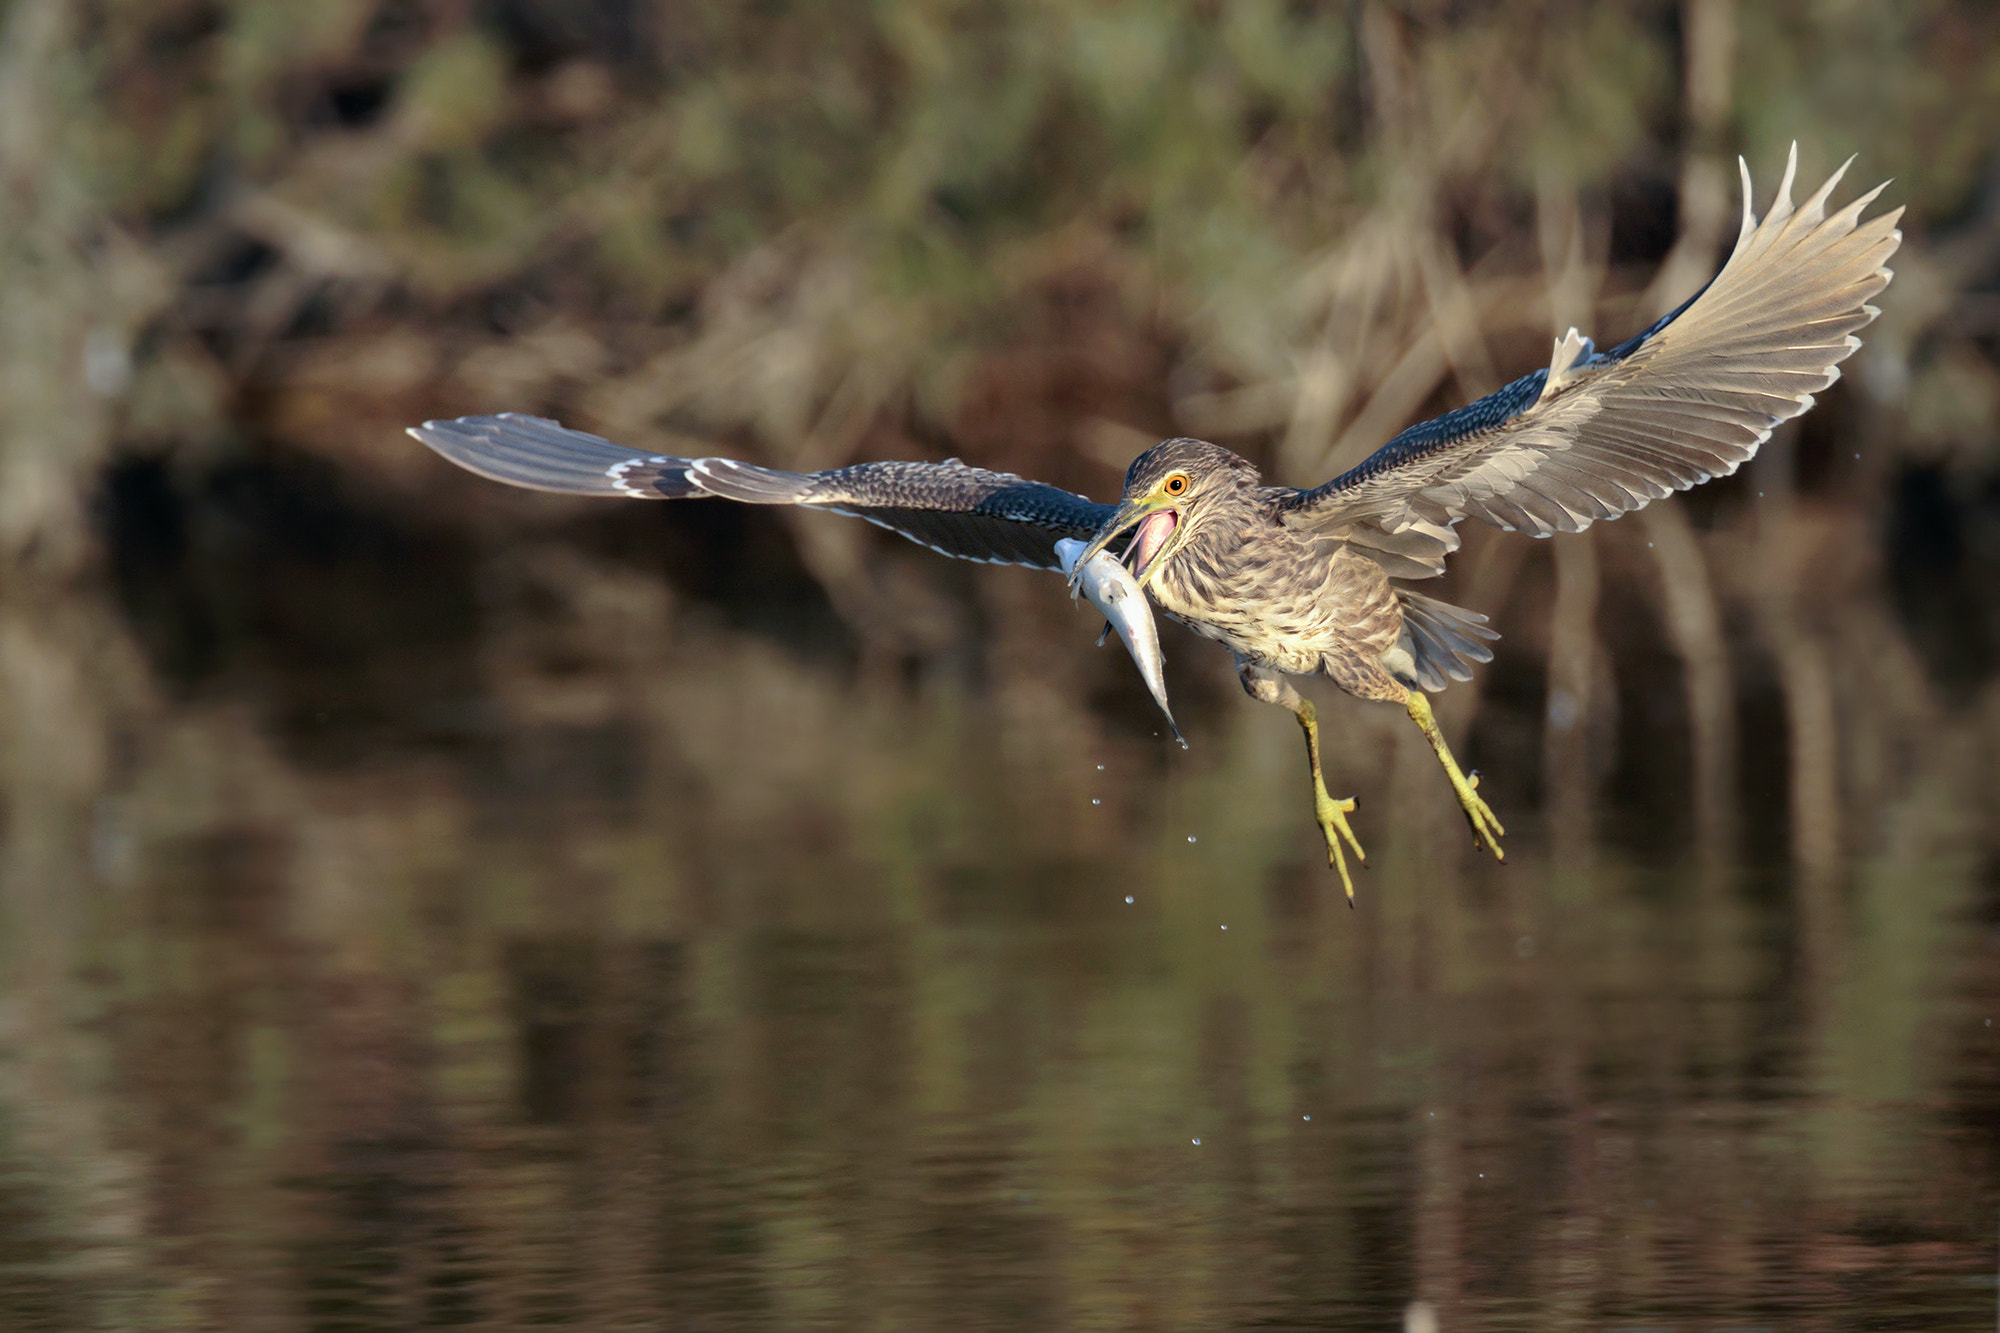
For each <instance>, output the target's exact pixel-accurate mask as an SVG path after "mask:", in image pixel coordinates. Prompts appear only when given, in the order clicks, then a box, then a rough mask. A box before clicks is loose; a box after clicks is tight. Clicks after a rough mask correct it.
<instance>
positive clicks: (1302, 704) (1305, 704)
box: [1292, 699, 1368, 907]
mask: <svg viewBox="0 0 2000 1333" xmlns="http://www.w3.org/2000/svg"><path fill="white" fill-rule="evenodd" d="M1292 715H1293V716H1294V717H1296V718H1298V720H1299V730H1300V731H1303V732H1304V733H1305V734H1306V763H1307V764H1308V765H1309V766H1310V767H1311V768H1312V780H1313V814H1314V816H1315V817H1316V818H1317V819H1318V820H1319V831H1320V833H1321V835H1322V836H1324V837H1325V838H1326V859H1327V862H1328V864H1330V865H1331V866H1332V867H1333V868H1334V869H1335V870H1336V871H1338V872H1339V874H1340V887H1342V888H1343V889H1346V890H1347V905H1348V906H1349V907H1352V906H1353V905H1354V880H1353V878H1352V877H1351V876H1350V875H1349V874H1348V873H1347V853H1346V852H1345V851H1343V850H1342V849H1341V845H1340V844H1341V839H1343V838H1344V839H1346V840H1347V845H1348V846H1349V847H1352V848H1353V849H1354V859H1355V860H1357V861H1359V862H1361V864H1363V865H1367V864H1368V853H1366V852H1364V851H1362V850H1361V840H1360V839H1359V838H1356V837H1355V836H1354V830H1353V829H1351V828H1349V827H1348V824H1347V816H1348V814H1349V812H1351V811H1352V810H1353V809H1354V798H1353V797H1352V796H1348V797H1343V798H1342V799H1340V800H1338V801H1336V800H1334V799H1333V798H1332V797H1331V796H1328V795H1327V794H1326V778H1325V777H1324V776H1323V775H1322V774H1321V773H1320V767H1319V717H1318V715H1317V714H1316V713H1314V711H1313V706H1312V702H1311V701H1310V700H1307V699H1300V700H1299V701H1298V706H1297V707H1296V708H1294V709H1293V710H1292Z"/></svg>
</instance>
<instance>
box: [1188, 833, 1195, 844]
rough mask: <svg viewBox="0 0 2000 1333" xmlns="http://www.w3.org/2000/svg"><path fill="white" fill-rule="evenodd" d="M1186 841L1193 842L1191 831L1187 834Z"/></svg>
mask: <svg viewBox="0 0 2000 1333" xmlns="http://www.w3.org/2000/svg"><path fill="white" fill-rule="evenodd" d="M1188 841H1189V842H1193V841H1194V834H1192V833H1190V834H1188Z"/></svg>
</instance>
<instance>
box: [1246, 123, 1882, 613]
mask: <svg viewBox="0 0 2000 1333" xmlns="http://www.w3.org/2000/svg"><path fill="white" fill-rule="evenodd" d="M1850 160H1851V159H1850ZM1738 165H1739V167H1740V168H1741V170H1742V175H1743V224H1742V229H1741V231H1740V232H1739V233H1738V236H1737V241H1736V247H1735V250H1734V251H1733V252H1732V253H1731V255H1730V257H1729V260H1728V262H1727V263H1725V264H1724V265H1723V268H1722V271H1721V272H1720V273H1718V274H1717V275H1716V276H1715V278H1714V279H1713V280H1712V281H1711V282H1710V283H1709V284H1708V286H1707V287H1705V288H1703V289H1702V290H1701V291H1700V292H1698V293H1696V295H1695V296H1694V297H1693V298H1691V299H1690V300H1689V301H1688V302H1687V303H1686V304H1684V305H1682V306H1681V307H1680V308H1679V309H1678V310H1675V311H1674V312H1673V313H1672V314H1669V315H1668V316H1666V317H1665V318H1664V319H1662V320H1660V321H1659V322H1658V323H1657V324H1654V325H1653V326H1652V327H1651V328H1649V329H1647V330H1646V331H1645V332H1643V333H1641V334H1639V335H1638V336H1637V337H1635V338H1632V339H1631V340H1629V341H1628V342H1625V343H1622V344H1620V345H1619V346H1617V347H1614V348H1612V349H1611V350H1610V351H1608V352H1597V351H1596V350H1595V349H1594V348H1593V346H1592V344H1591V342H1590V340H1589V339H1588V338H1584V337H1583V336H1582V335H1580V334H1579V333H1577V331H1576V330H1575V329H1571V330H1570V331H1569V333H1568V334H1566V335H1565V336H1564V337H1563V338H1561V339H1559V340H1558V341H1557V343H1556V347H1555V352H1554V355H1553V357H1552V358H1551V360H1550V364H1549V367H1548V368H1547V369H1544V370H1538V371H1536V372H1534V373H1533V374H1531V375H1526V376H1523V377H1522V378H1521V379H1518V380H1516V381H1514V382H1513V383H1512V384H1509V385H1508V386H1507V387H1505V388H1503V389H1501V390H1500V391H1498V392H1497V393H1494V394H1491V395H1489V396H1488V397H1486V398H1482V399H1480V400H1479V401H1478V402H1476V403H1473V404H1471V405H1469V406H1467V407H1463V408H1460V409H1458V410H1457V411H1455V412H1450V413H1447V414H1445V415H1444V416H1442V417H1439V418H1437V419H1436V420H1434V421H1428V422H1424V423H1423V424H1421V425H1418V426H1413V427H1411V428H1410V429H1409V430H1406V431H1404V432H1403V433H1402V434H1401V435H1398V436H1397V437H1396V438H1395V439H1393V440H1391V441H1389V443H1387V444H1386V445H1384V446H1382V448H1380V449H1378V450H1376V451H1375V453H1373V454H1371V455H1370V456H1369V457H1368V458H1366V459H1365V460H1363V461H1362V462H1361V463H1360V464H1359V465H1358V466H1356V467H1354V468H1353V469H1351V470H1350V471H1348V472H1346V473H1343V474H1342V475H1341V476H1338V477H1335V478H1334V479H1333V480H1332V481H1330V482H1327V483H1326V484H1325V485H1324V486H1320V487H1318V488H1316V489H1314V490H1309V491H1299V492H1295V493H1293V494H1292V495H1290V496H1288V497H1287V498H1285V499H1284V500H1283V501H1281V502H1280V510H1281V513H1282V515H1283V517H1284V520H1285V521H1286V522H1289V523H1294V524H1310V525H1312V526H1314V527H1316V528H1320V529H1323V530H1326V531H1328V532H1329V533H1331V534H1333V535H1337V536H1343V537H1345V538H1346V539H1348V540H1350V541H1353V542H1355V543H1356V544H1357V545H1361V546H1364V547H1368V548H1370V553H1371V554H1375V555H1377V556H1378V558H1381V559H1382V563H1383V564H1384V565H1385V566H1387V567H1388V569H1389V572H1390V573H1391V574H1392V575H1396V576H1399V577H1404V578H1422V577H1427V576H1429V575H1433V574H1438V573H1441V572H1443V568H1444V557H1445V555H1446V554H1447V553H1449V552H1450V551H1453V550H1455V549H1457V546H1458V534H1457V533H1456V532H1454V531H1453V526H1454V525H1455V524H1457V523H1458V522H1459V521H1460V520H1462V519H1465V518H1468V517H1470V518H1478V519H1482V520H1484V521H1486V522H1488V523H1492V524H1495V525H1497V526H1499V527H1502V528H1509V529H1519V530H1521V531H1524V532H1529V533H1532V534H1534V535H1535V536H1538V537H1546V536H1548V535H1549V534H1551V533H1554V532H1577V531H1580V530H1582V529H1583V528H1586V527H1588V526H1589V525H1590V524H1591V523H1593V522H1596V521H1597V520H1599V519H1610V518H1616V517H1618V516H1619V515H1620V514H1624V513H1628V512H1630V511H1631V510H1634V509H1637V508H1639V507H1640V506H1641V505H1644V504H1646V503H1648V502H1650V501H1652V500H1657V499H1660V498H1661V497H1663V496H1666V495H1669V494H1671V493H1672V492H1674V491H1677V490H1686V489H1687V488H1688V487H1690V486H1694V485H1696V484H1698V483H1700V482H1703V481H1707V480H1709V479H1710V478H1712V477H1719V476H1726V475H1728V474H1729V473H1731V472H1734V471H1735V470H1736V469H1737V468H1739V467H1741V466H1742V465H1743V463H1744V462H1746V461H1747V460H1748V459H1749V458H1750V457H1751V456H1752V455H1754V454H1755V453H1756V452H1757V448H1758V446H1759V445H1761V444H1762V443H1763V442H1764V441H1765V440H1766V439H1768V438H1769V437H1770V434H1771V431H1772V430H1773V429H1775V428H1776V427H1777V425H1778V424H1779V423H1780V422H1782V421H1786V420H1788V419H1790V418H1792V417H1795V416H1797V415H1799V414H1800V413H1801V412H1803V411H1805V410H1806V409H1807V408H1809V407H1811V406H1812V403H1813V395H1814V394H1816V393H1818V392H1820V391H1821V390H1823V389H1825V388H1826V387H1827V386H1828V385H1829V384H1832V383H1833V382H1834V380H1836V379H1838V378H1839V377H1840V368H1839V367H1840V363H1841V362H1842V361H1843V360H1845V359H1846V358H1847V357H1848V356H1849V355H1850V354H1851V353H1852V352H1853V351H1854V349H1855V348H1857V347H1859V346H1860V345H1861V340H1860V339H1859V338H1858V337H1856V336H1855V333H1856V331H1857V330H1859V329H1860V328H1861V327H1862V326H1864V325H1865V324H1867V323H1868V322H1869V321H1870V320H1872V319H1874V318H1875V316H1876V314H1877V313H1878V312H1877V310H1876V308H1875V307H1874V306H1872V305H1870V304H1869V301H1870V299H1871V298H1873V297H1874V296H1875V295H1876V294H1877V293H1879V292H1880V291H1881V290H1882V289H1883V288H1884V287H1885V286H1887V285H1888V283H1889V279H1890V277H1891V276H1892V275H1891V273H1890V270H1889V269H1888V268H1887V267H1886V264H1887V261H1888V259H1889V256H1890V255H1892V254H1893V253H1894V252H1895V250H1896V247H1897V245H1898V244H1900V242H1901V240H1902V233H1901V232H1900V231H1898V230H1897V229H1896V222H1897V219H1898V218H1899V217H1901V215H1902V210H1901V209H1900V208H1897V209H1892V210H1890V211H1889V212H1886V213H1882V214H1879V215H1877V216H1876V217H1873V218H1869V219H1867V220H1866V221H1865V222H1864V221H1862V219H1861V214H1862V212H1863V211H1864V210H1865V209H1866V208H1867V206H1868V205H1869V204H1870V203H1872V202H1873V201H1874V200H1875V198H1876V197H1877V196H1878V195H1879V194H1880V193H1881V192H1882V189H1883V186H1880V185H1878V186H1876V187H1875V188H1874V189H1873V190H1870V191H1868V192H1866V193H1865V194H1863V195H1861V196H1860V197H1859V198H1857V199H1855V200H1854V201H1853V202H1852V203H1849V204H1847V205H1846V206H1845V207H1843V208H1841V209H1839V210H1838V211H1836V212H1834V213H1832V214H1828V213H1827V212H1826V201H1827V198H1828V196H1829V195H1830V194H1831V193H1832V191H1833V188H1834V186H1835V185H1836V184H1837V183H1838V182H1839V180H1840V178H1841V175H1842V173H1844V172H1845V171H1846V170H1847V168H1846V166H1844V165H1843V166H1842V167H1841V169H1840V170H1839V171H1836V172H1835V173H1834V174H1833V175H1832V177H1830V178H1829V179H1828V180H1827V182H1826V184H1824V185H1822V186H1821V187H1820V188H1819V189H1818V190H1817V191H1815V192H1814V193H1813V195H1812V196H1811V197H1810V198H1809V199H1807V200H1806V201H1805V203H1804V204H1802V205H1799V206H1796V207H1795V206H1794V205H1793V203H1792V198H1791V190H1792V182H1793V178H1794V176H1795V175H1796V173H1797V168H1798V150H1797V147H1796V146H1794V148H1793V150H1792V155H1791V158H1790V160H1789V161H1788V162H1787V164H1786V167H1785V177H1784V181H1783V182H1782V183H1781V184H1780V185H1779V187H1778V194H1777V198H1776V200H1775V201H1774V202H1773V203H1772V205H1771V208H1770V210H1769V211H1768V212H1767V213H1766V214H1765V215H1764V217H1763V219H1762V221H1759V220H1758V219H1757V218H1756V217H1755V215H1754V214H1753V213H1752V212H1751V207H1750V172H1749V168H1748V166H1747V165H1745V164H1743V163H1742V162H1741V160H1740V159H1739V161H1738Z"/></svg>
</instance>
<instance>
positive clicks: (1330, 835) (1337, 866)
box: [1313, 791, 1368, 907]
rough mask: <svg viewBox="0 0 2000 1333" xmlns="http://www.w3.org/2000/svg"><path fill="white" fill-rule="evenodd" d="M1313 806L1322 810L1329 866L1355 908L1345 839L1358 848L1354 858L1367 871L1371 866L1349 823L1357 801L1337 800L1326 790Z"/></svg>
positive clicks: (1321, 815) (1318, 811) (1318, 812)
mask: <svg viewBox="0 0 2000 1333" xmlns="http://www.w3.org/2000/svg"><path fill="white" fill-rule="evenodd" d="M1313 804H1314V805H1315V806H1317V807H1318V809H1317V811H1316V813H1317V814H1318V816H1319V831H1320V834H1321V836H1323V837H1324V838H1325V839H1326V861H1327V865H1328V866H1330V867H1331V868H1332V869H1333V871H1334V872H1335V873H1336V874H1338V875H1339V876H1340V887H1341V888H1343V889H1345V890H1346V891H1347V905H1348V906H1349V907H1352V906H1354V877H1353V876H1352V875H1350V874H1348V872H1347V852H1346V850H1345V849H1344V848H1343V847H1342V846H1341V843H1342V841H1343V840H1345V842H1346V844H1347V846H1348V847H1351V848H1353V849H1354V859H1355V860H1357V861H1359V862H1360V863H1361V865H1362V867H1363V868H1364V869H1365V868H1366V867H1367V865H1368V853H1367V852H1365V851H1363V850H1361V840H1360V839H1359V838H1357V837H1355V836H1354V830H1353V828H1352V827H1350V826H1349V824H1348V822H1347V816H1348V815H1349V814H1351V813H1353V811H1354V808H1355V800H1354V798H1353V797H1352V796H1347V797H1343V798H1342V799H1340V800H1338V801H1336V800H1334V799H1333V798H1332V797H1331V796H1328V795H1327V794H1326V793H1325V792H1323V791H1322V792H1318V793H1316V794H1315V798H1314V801H1313Z"/></svg>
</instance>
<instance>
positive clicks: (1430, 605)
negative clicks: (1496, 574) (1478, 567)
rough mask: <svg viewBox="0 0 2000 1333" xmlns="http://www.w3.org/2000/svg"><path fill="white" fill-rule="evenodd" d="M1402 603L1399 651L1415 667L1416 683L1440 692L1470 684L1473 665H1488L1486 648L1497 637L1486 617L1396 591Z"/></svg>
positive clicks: (1490, 652) (1490, 655)
mask: <svg viewBox="0 0 2000 1333" xmlns="http://www.w3.org/2000/svg"><path fill="white" fill-rule="evenodd" d="M1396 596H1397V598H1398V599H1399V600H1400V601H1401V602H1402V603H1403V638H1402V641H1401V643H1400V645H1399V646H1400V647H1402V648H1403V649H1405V650H1406V651H1407V652H1408V653H1409V654H1410V657H1411V659H1412V660H1413V661H1414V662H1415V663H1416V668H1417V683H1418V684H1419V685H1422V686H1423V687H1424V688H1425V689H1427V690H1431V691H1437V690H1441V689H1443V688H1444V687H1445V685H1446V684H1447V683H1448V682H1449V681H1453V680H1471V679H1472V665H1473V663H1475V662H1491V661H1492V660H1493V650H1492V649H1491V648H1488V647H1487V646H1486V645H1487V644H1488V643H1491V642H1492V641H1493V640H1495V639H1497V638H1499V637H1500V636H1499V634H1497V633H1495V632H1494V631H1493V630H1490V629H1488V628H1486V617H1485V616H1482V615H1480V614H1478V613H1477V612H1475V611H1468V610H1466V609H1465V608H1464V607H1461V606H1453V605H1451V604H1450V603H1449V602H1440V601H1438V600H1437V599H1436V598H1434V597H1426V596H1424V595H1423V594H1422V593H1416V592H1411V591H1410V590H1409V589H1408V588H1398V589H1396Z"/></svg>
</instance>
